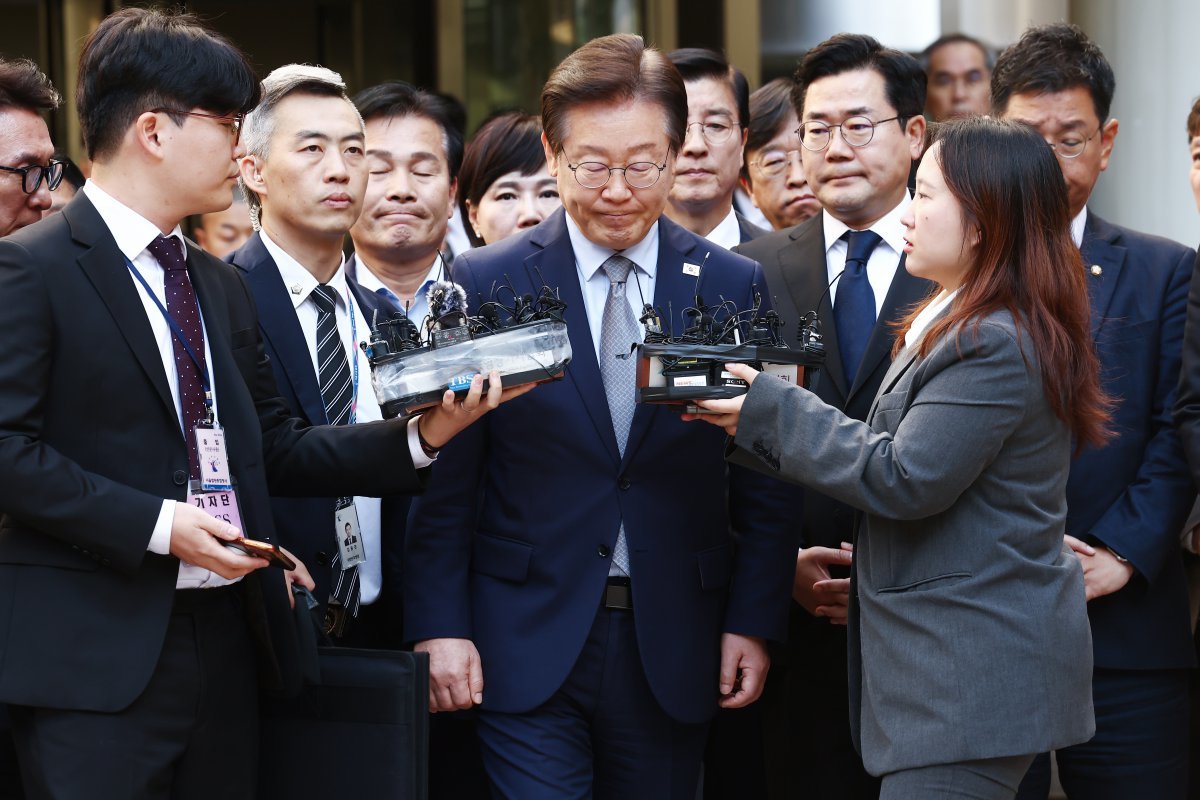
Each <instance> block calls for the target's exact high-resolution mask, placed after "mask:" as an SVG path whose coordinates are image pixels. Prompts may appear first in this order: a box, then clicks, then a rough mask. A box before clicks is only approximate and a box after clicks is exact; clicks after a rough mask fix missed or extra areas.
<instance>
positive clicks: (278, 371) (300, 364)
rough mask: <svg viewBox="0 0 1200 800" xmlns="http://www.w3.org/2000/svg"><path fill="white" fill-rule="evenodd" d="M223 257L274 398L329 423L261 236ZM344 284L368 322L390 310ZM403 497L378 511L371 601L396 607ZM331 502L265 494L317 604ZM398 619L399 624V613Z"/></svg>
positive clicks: (324, 590)
mask: <svg viewBox="0 0 1200 800" xmlns="http://www.w3.org/2000/svg"><path fill="white" fill-rule="evenodd" d="M225 260H226V261H228V262H229V263H231V264H233V265H234V266H236V267H237V268H238V270H239V272H241V273H242V275H243V276H244V277H245V279H246V285H248V286H249V287H250V292H251V294H252V295H253V296H254V303H255V305H256V306H257V307H258V327H259V330H260V331H261V332H262V340H263V346H264V348H265V349H266V352H267V357H268V358H269V359H270V363H271V367H272V368H273V369H274V372H275V382H276V384H277V385H278V387H279V394H280V396H281V397H283V398H284V400H286V401H287V402H288V405H290V406H291V409H292V413H293V414H295V415H296V416H297V417H299V418H300V419H302V420H304V421H305V422H307V423H308V424H310V425H326V424H328V418H327V417H326V416H325V402H324V400H322V399H321V387H320V386H318V385H317V376H316V373H315V372H314V371H313V365H312V356H311V355H310V354H309V352H308V344H307V343H306V342H305V340H304V331H303V330H302V329H301V328H300V321H299V320H298V319H297V318H296V309H295V307H294V306H293V305H292V300H291V298H290V297H289V296H288V290H287V287H286V286H284V284H283V278H282V277H281V276H280V274H279V268H278V267H277V266H276V264H275V260H274V259H273V258H271V254H270V253H269V252H268V251H267V248H266V246H265V245H264V244H263V242H262V236H261V235H260V234H258V233H255V234H254V235H253V236H251V237H250V239H249V240H248V241H247V242H246V243H245V244H244V245H242V246H241V247H240V248H239V249H238V250H237V251H235V252H233V253H230V254H229V255H228V256H227V257H226V259H225ZM346 284H347V286H349V287H350V291H351V292H352V293H353V294H354V297H355V299H356V300H357V301H358V306H359V308H360V309H362V311H363V313H364V315H365V316H366V317H367V318H368V319H370V318H371V316H372V314H373V312H374V311H375V310H376V309H378V310H379V311H380V314H381V315H382V314H386V313H389V312H390V309H389V308H387V306H385V305H383V300H382V298H380V297H378V296H377V295H374V294H371V293H370V292H366V291H364V290H363V288H362V287H361V286H359V285H358V283H357V282H355V281H354V280H353V279H351V278H350V276H349V275H347V276H346ZM360 326H361V327H360V328H359V334H360V335H359V338H360V339H365V338H366V337H367V334H366V324H365V323H363V322H360ZM370 379H371V376H370V375H360V376H359V380H360V381H363V382H367V383H368V386H367V390H368V391H370V388H369V382H370ZM360 391H362V389H361V388H360ZM409 502H410V498H409V497H408V496H407V495H398V496H392V497H387V498H384V500H383V505H382V507H381V509H380V511H381V525H380V533H381V534H382V545H383V546H382V553H383V555H382V558H383V591H382V593H381V594H380V596H379V599H378V600H377V601H376V602H377V603H379V602H384V603H387V604H388V606H389V607H391V608H394V609H395V610H396V611H397V612H398V610H399V606H398V604H399V602H400V597H401V593H400V587H401V585H402V575H403V557H404V529H405V521H406V518H407V516H408V507H409ZM335 504H336V498H332V497H274V496H273V497H272V498H271V512H272V514H273V515H274V517H275V529H276V530H277V531H278V532H279V539H280V541H281V542H282V544H283V546H284V547H286V548H287V549H289V550H291V551H292V553H294V554H295V555H296V557H297V558H299V559H300V560H301V561H303V562H304V564H305V565H306V566H307V567H308V568H309V572H311V573H312V576H313V580H314V581H316V584H317V589H316V591H315V592H313V595H314V596H315V597H316V598H317V600H319V601H320V602H321V603H322V604H323V603H325V601H326V600H327V599H328V598H329V587H330V582H331V580H332V577H333V576H332V573H331V571H330V564H332V563H333V557H334V556H335V555H336V554H337V543H336V542H335V541H334V524H333V523H334V506H335ZM396 624H397V626H399V624H400V621H399V617H397V620H396Z"/></svg>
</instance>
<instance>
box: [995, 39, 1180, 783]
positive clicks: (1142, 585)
mask: <svg viewBox="0 0 1200 800" xmlns="http://www.w3.org/2000/svg"><path fill="white" fill-rule="evenodd" d="M1115 85H1116V78H1115V76H1114V75H1113V71H1112V67H1111V66H1110V65H1109V63H1108V61H1107V59H1105V57H1104V54H1103V53H1102V52H1101V51H1100V48H1099V47H1097V46H1096V45H1095V44H1094V43H1093V42H1092V41H1090V40H1089V39H1088V38H1087V36H1086V35H1085V34H1084V33H1083V31H1081V30H1080V29H1079V28H1077V27H1075V26H1072V25H1066V24H1056V25H1046V26H1042V27H1038V28H1031V29H1030V30H1028V31H1026V32H1025V33H1024V35H1023V36H1022V37H1021V39H1020V40H1019V41H1018V42H1017V43H1016V44H1014V45H1012V46H1011V47H1009V48H1008V49H1007V50H1005V51H1004V52H1003V53H1002V54H1001V55H1000V58H999V59H997V61H996V67H995V69H994V70H993V72H992V113H993V114H994V115H996V116H1000V117H1004V118H1007V119H1014V120H1018V121H1021V122H1025V123H1028V124H1029V125H1031V126H1033V127H1034V128H1036V129H1037V130H1038V131H1039V132H1040V133H1041V134H1042V136H1043V138H1044V139H1045V140H1046V143H1047V144H1048V145H1049V146H1050V147H1052V148H1053V149H1054V152H1055V154H1056V155H1057V156H1058V164H1059V166H1060V167H1061V168H1062V173H1063V177H1064V178H1065V180H1066V183H1067V195H1068V200H1069V202H1070V211H1071V215H1072V217H1073V222H1072V224H1071V234H1072V236H1073V237H1074V239H1075V243H1076V244H1077V245H1079V247H1080V250H1081V251H1082V253H1083V263H1084V267H1085V268H1086V269H1087V282H1088V294H1089V296H1090V300H1091V306H1092V334H1093V337H1094V341H1095V346H1096V351H1097V354H1098V355H1099V357H1100V364H1101V368H1102V370H1101V371H1102V378H1103V381H1104V390H1105V391H1106V392H1107V393H1108V394H1109V395H1111V396H1112V397H1116V398H1118V399H1119V403H1118V405H1117V407H1116V409H1115V411H1114V416H1113V424H1112V430H1113V431H1114V433H1115V434H1116V436H1115V437H1114V438H1113V439H1112V440H1111V441H1110V442H1109V443H1108V444H1107V445H1105V446H1104V447H1102V448H1089V449H1087V450H1084V451H1083V452H1082V453H1080V454H1079V455H1077V456H1076V458H1075V459H1074V461H1072V463H1071V471H1070V475H1069V476H1068V478H1067V489H1066V491H1067V534H1068V536H1067V544H1068V545H1070V546H1071V547H1072V549H1074V551H1075V553H1076V555H1077V556H1078V557H1079V560H1080V562H1081V563H1082V564H1083V573H1084V581H1085V584H1086V587H1087V597H1088V616H1089V618H1090V620H1091V625H1092V642H1093V653H1094V666H1093V671H1092V700H1093V703H1094V707H1095V714H1096V736H1095V737H1094V738H1093V739H1092V740H1091V741H1090V742H1087V743H1085V744H1081V745H1075V746H1073V747H1068V748H1065V749H1062V750H1059V751H1057V753H1056V758H1057V761H1058V774H1059V779H1060V781H1061V782H1062V785H1063V788H1064V789H1065V790H1066V792H1067V794H1068V795H1069V796H1070V797H1071V798H1073V800H1081V799H1082V800H1089V799H1093V798H1126V797H1154V798H1163V799H1164V800H1171V799H1172V798H1182V797H1184V796H1185V794H1186V792H1187V771H1188V766H1187V755H1188V752H1189V749H1188V704H1187V694H1188V671H1189V670H1190V669H1192V668H1193V667H1194V666H1195V651H1194V649H1193V647H1192V638H1191V624H1190V618H1189V612H1188V600H1187V589H1186V581H1185V578H1184V571H1183V564H1182V554H1181V552H1180V549H1179V531H1180V528H1182V526H1183V522H1184V519H1185V517H1186V516H1187V513H1188V511H1189V509H1190V508H1191V503H1192V498H1193V497H1194V496H1195V487H1194V486H1193V485H1192V479H1191V478H1192V476H1191V475H1189V473H1188V468H1187V462H1186V459H1185V450H1186V451H1188V452H1187V456H1188V457H1190V458H1191V459H1192V463H1193V465H1194V466H1193V470H1196V468H1197V467H1196V466H1195V465H1200V447H1197V436H1196V425H1197V422H1198V421H1200V400H1197V390H1196V389H1195V388H1189V384H1188V383H1187V382H1186V381H1185V384H1184V389H1183V390H1182V392H1181V394H1180V397H1179V414H1178V417H1177V419H1178V420H1179V423H1180V430H1179V431H1178V432H1177V431H1176V430H1175V428H1174V427H1173V426H1172V424H1171V410H1172V407H1173V406H1174V405H1175V401H1176V386H1177V382H1178V379H1179V374H1180V365H1181V350H1182V349H1183V348H1184V339H1183V335H1184V319H1185V315H1186V307H1187V291H1188V282H1189V279H1190V278H1191V275H1192V266H1193V261H1194V259H1195V255H1196V254H1195V253H1194V252H1193V251H1192V250H1191V249H1190V248H1187V247H1184V246H1183V245H1181V244H1177V243H1175V242H1171V241H1168V240H1166V239H1161V238H1159V237H1156V236H1148V235H1146V234H1143V233H1138V232H1136V231H1133V230H1130V229H1128V228H1123V227H1120V226H1118V225H1114V224H1112V223H1109V222H1107V221H1105V220H1103V219H1101V218H1100V217H1098V216H1097V215H1096V214H1095V213H1093V212H1092V211H1091V210H1090V209H1089V208H1088V206H1087V202H1088V199H1089V197H1090V196H1091V193H1092V189H1093V188H1094V187H1095V185H1096V182H1097V181H1098V180H1099V178H1100V173H1101V172H1103V171H1104V170H1105V169H1106V168H1107V167H1108V162H1109V158H1110V157H1111V155H1112V151H1113V145H1114V142H1115V141H1116V137H1117V127H1118V126H1117V120H1116V119H1115V118H1113V117H1110V116H1109V107H1110V105H1111V103H1112V98H1113V91H1114V88H1115ZM1196 342H1197V340H1196V338H1195V337H1193V339H1192V342H1191V343H1190V345H1189V346H1190V347H1191V348H1192V351H1193V352H1195V348H1196V346H1197V345H1196ZM1184 358H1186V356H1184ZM1185 363H1186V362H1185ZM1185 376H1186V370H1185ZM1181 434H1182V440H1183V446H1182V447H1181V444H1180V438H1181ZM1049 782H1050V764H1049V756H1048V755H1043V756H1041V757H1039V758H1038V760H1036V761H1035V762H1034V765H1033V767H1032V768H1031V769H1030V773H1029V775H1028V776H1027V777H1026V780H1025V783H1024V784H1023V785H1022V787H1021V791H1020V794H1019V795H1018V797H1021V798H1025V799H1026V800H1031V799H1032V798H1042V800H1044V798H1045V797H1046V796H1047V794H1048V791H1049Z"/></svg>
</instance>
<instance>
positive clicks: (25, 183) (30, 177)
mask: <svg viewBox="0 0 1200 800" xmlns="http://www.w3.org/2000/svg"><path fill="white" fill-rule="evenodd" d="M65 166H66V165H65V163H64V162H62V161H57V160H55V159H51V160H50V163H49V164H30V165H29V166H28V167H0V170H3V171H4V172H13V173H16V174H17V175H20V176H21V191H23V192H24V193H25V194H33V193H34V192H36V191H37V190H38V187H40V186H41V185H42V181H43V180H45V181H46V188H47V189H49V190H50V191H52V192H53V191H54V190H55V189H57V188H58V185H59V184H60V183H62V179H63V169H64V167H65Z"/></svg>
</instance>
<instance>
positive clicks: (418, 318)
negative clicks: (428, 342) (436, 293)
mask: <svg viewBox="0 0 1200 800" xmlns="http://www.w3.org/2000/svg"><path fill="white" fill-rule="evenodd" d="M354 258H355V260H357V261H358V265H359V267H360V269H359V270H358V272H357V275H356V277H357V279H358V285H359V286H361V287H362V288H364V289H366V290H367V291H368V292H371V293H373V294H377V295H381V296H383V297H386V298H387V300H388V302H389V303H391V304H392V305H393V306H394V307H395V308H396V309H398V310H400V311H406V313H407V314H408V318H409V319H410V320H412V323H413V324H414V325H416V326H417V330H419V331H423V330H425V326H424V324H423V323H424V321H425V317H426V315H428V314H429V287H430V286H432V285H433V284H434V283H436V282H437V281H440V280H442V278H443V277H445V278H446V279H447V280H449V279H450V275H446V274H445V272H446V270H445V269H444V268H443V266H442V260H441V259H440V258H438V257H437V256H436V255H435V256H434V257H433V263H432V264H430V265H429V271H428V272H426V273H425V277H424V278H422V279H421V288H419V289H417V291H416V294H414V295H413V301H412V302H411V303H410V304H409V306H408V308H407V309H405V308H404V303H402V302H400V298H399V297H398V296H397V295H396V293H395V292H393V291H392V290H391V289H389V288H388V287H387V285H386V284H385V283H384V282H383V281H381V280H380V279H379V276H378V275H376V274H375V272H374V270H372V269H371V265H370V264H368V263H367V262H366V261H363V258H362V256H361V255H360V254H358V253H355V255H354Z"/></svg>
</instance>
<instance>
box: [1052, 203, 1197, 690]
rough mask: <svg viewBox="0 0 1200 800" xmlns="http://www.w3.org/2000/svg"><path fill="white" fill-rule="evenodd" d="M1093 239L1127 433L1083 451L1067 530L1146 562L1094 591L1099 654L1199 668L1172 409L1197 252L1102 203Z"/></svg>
mask: <svg viewBox="0 0 1200 800" xmlns="http://www.w3.org/2000/svg"><path fill="white" fill-rule="evenodd" d="M1081 250H1082V253H1083V261H1084V267H1085V269H1086V270H1087V282H1088V294H1089V296H1090V300H1091V316H1092V336H1093V339H1094V341H1095V343H1096V350H1097V353H1098V355H1099V357H1100V368H1101V379H1102V381H1103V385H1104V389H1105V390H1106V391H1107V392H1109V394H1111V395H1112V396H1113V397H1114V398H1116V400H1117V402H1118V405H1117V407H1116V410H1115V411H1114V414H1113V424H1112V427H1113V430H1114V431H1115V432H1116V433H1117V437H1116V438H1115V439H1113V440H1112V441H1110V442H1109V443H1108V444H1107V445H1106V446H1104V447H1102V448H1099V449H1095V448H1089V449H1087V450H1085V451H1084V452H1083V453H1082V454H1081V455H1079V456H1078V457H1077V458H1075V459H1074V461H1073V462H1072V464H1071V474H1070V478H1069V479H1068V481H1067V533H1069V534H1070V535H1072V536H1075V537H1078V538H1081V539H1084V540H1086V541H1088V542H1090V543H1092V544H1103V545H1105V546H1107V547H1110V548H1112V549H1113V550H1114V551H1116V552H1117V553H1120V554H1121V555H1122V556H1124V557H1125V558H1127V559H1129V561H1130V562H1131V563H1132V564H1133V566H1134V569H1135V574H1134V577H1133V578H1132V579H1131V580H1130V582H1129V584H1127V585H1126V586H1125V587H1124V588H1123V589H1121V590H1120V591H1118V592H1115V593H1113V594H1111V595H1108V596H1106V597H1101V598H1098V599H1096V600H1093V601H1092V602H1090V603H1088V615H1089V617H1090V618H1091V622H1092V641H1093V647H1094V651H1095V664H1096V666H1097V667H1103V668H1109V669H1170V668H1188V667H1191V666H1194V664H1195V650H1194V648H1193V646H1192V637H1191V627H1190V621H1189V617H1188V598H1187V586H1186V582H1185V578H1184V571H1183V562H1182V554H1181V552H1180V547H1179V531H1180V529H1181V528H1182V526H1183V522H1184V519H1185V518H1186V517H1187V514H1188V511H1189V510H1190V509H1191V506H1192V499H1193V498H1194V497H1195V488H1194V487H1193V485H1192V478H1191V475H1190V473H1189V471H1188V467H1187V462H1186V460H1185V458H1184V452H1183V447H1182V445H1181V442H1180V437H1179V434H1178V433H1177V432H1176V430H1175V428H1174V426H1173V424H1172V418H1171V412H1172V409H1173V406H1174V404H1175V398H1176V387H1177V384H1178V380H1179V373H1180V359H1181V347H1182V343H1183V328H1184V318H1185V316H1186V307H1187V292H1188V283H1189V279H1190V277H1191V273H1192V263H1193V260H1194V259H1195V252H1194V251H1192V250H1191V249H1190V248H1188V247H1184V246H1183V245H1181V244H1177V243H1175V242H1172V241H1169V240H1167V239H1162V238H1159V237H1156V236H1148V235H1146V234H1142V233H1138V232H1136V231H1131V230H1129V229H1127V228H1122V227H1119V226H1117V225H1113V224H1111V223H1108V222H1105V221H1104V220H1102V219H1100V218H1099V217H1097V216H1096V215H1095V214H1092V213H1090V212H1089V213H1088V218H1087V225H1086V227H1085V228H1084V234H1083V245H1082V247H1081ZM1047 613H1053V610H1052V609H1047Z"/></svg>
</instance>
